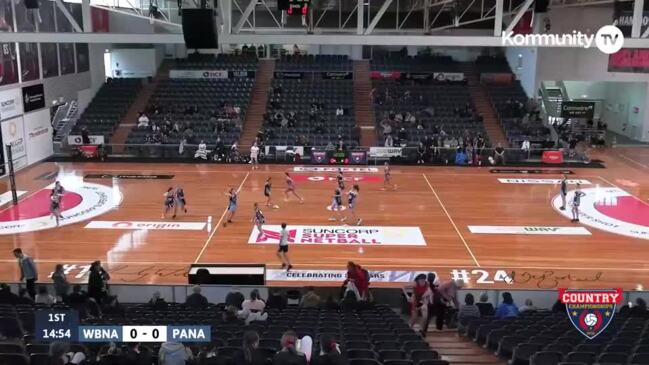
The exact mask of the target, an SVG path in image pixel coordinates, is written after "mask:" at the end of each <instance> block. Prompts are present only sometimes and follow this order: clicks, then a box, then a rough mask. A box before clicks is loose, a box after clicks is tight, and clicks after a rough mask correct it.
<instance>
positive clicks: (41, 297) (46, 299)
mask: <svg viewBox="0 0 649 365" xmlns="http://www.w3.org/2000/svg"><path fill="white" fill-rule="evenodd" d="M34 303H36V304H46V305H52V304H54V303H56V298H54V297H53V296H51V295H50V293H48V291H47V287H45V286H41V287H39V288H38V294H36V298H35V299H34Z"/></svg>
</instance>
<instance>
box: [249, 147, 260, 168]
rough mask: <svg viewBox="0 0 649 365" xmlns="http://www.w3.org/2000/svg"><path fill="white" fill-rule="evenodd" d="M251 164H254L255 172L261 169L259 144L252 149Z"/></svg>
mask: <svg viewBox="0 0 649 365" xmlns="http://www.w3.org/2000/svg"><path fill="white" fill-rule="evenodd" d="M250 163H251V164H252V169H253V170H257V169H258V168H259V146H257V143H254V144H253V145H252V147H250Z"/></svg>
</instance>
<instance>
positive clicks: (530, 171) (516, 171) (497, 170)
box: [489, 169, 573, 175]
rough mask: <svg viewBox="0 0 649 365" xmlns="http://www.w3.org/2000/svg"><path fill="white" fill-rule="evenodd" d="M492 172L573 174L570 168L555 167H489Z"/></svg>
mask: <svg viewBox="0 0 649 365" xmlns="http://www.w3.org/2000/svg"><path fill="white" fill-rule="evenodd" d="M489 172H491V173H492V174H541V175H570V174H573V172H572V170H557V169H529V170H520V169H491V170H489Z"/></svg>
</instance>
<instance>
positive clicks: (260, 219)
mask: <svg viewBox="0 0 649 365" xmlns="http://www.w3.org/2000/svg"><path fill="white" fill-rule="evenodd" d="M252 221H253V222H254V223H255V227H257V230H259V234H260V237H261V239H262V240H263V239H264V238H266V234H265V233H264V230H263V227H262V226H263V224H264V223H266V218H265V217H264V213H263V212H262V211H261V209H259V204H257V203H255V205H254V212H253V216H252Z"/></svg>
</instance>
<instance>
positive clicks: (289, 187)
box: [284, 172, 304, 204]
mask: <svg viewBox="0 0 649 365" xmlns="http://www.w3.org/2000/svg"><path fill="white" fill-rule="evenodd" d="M284 174H285V175H286V190H284V195H286V197H285V198H284V200H285V201H288V193H293V195H295V197H296V198H298V199H300V204H303V203H304V199H302V197H301V196H300V195H298V193H297V192H296V191H295V182H294V181H293V178H292V177H291V175H289V174H288V172H285V173H284Z"/></svg>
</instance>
